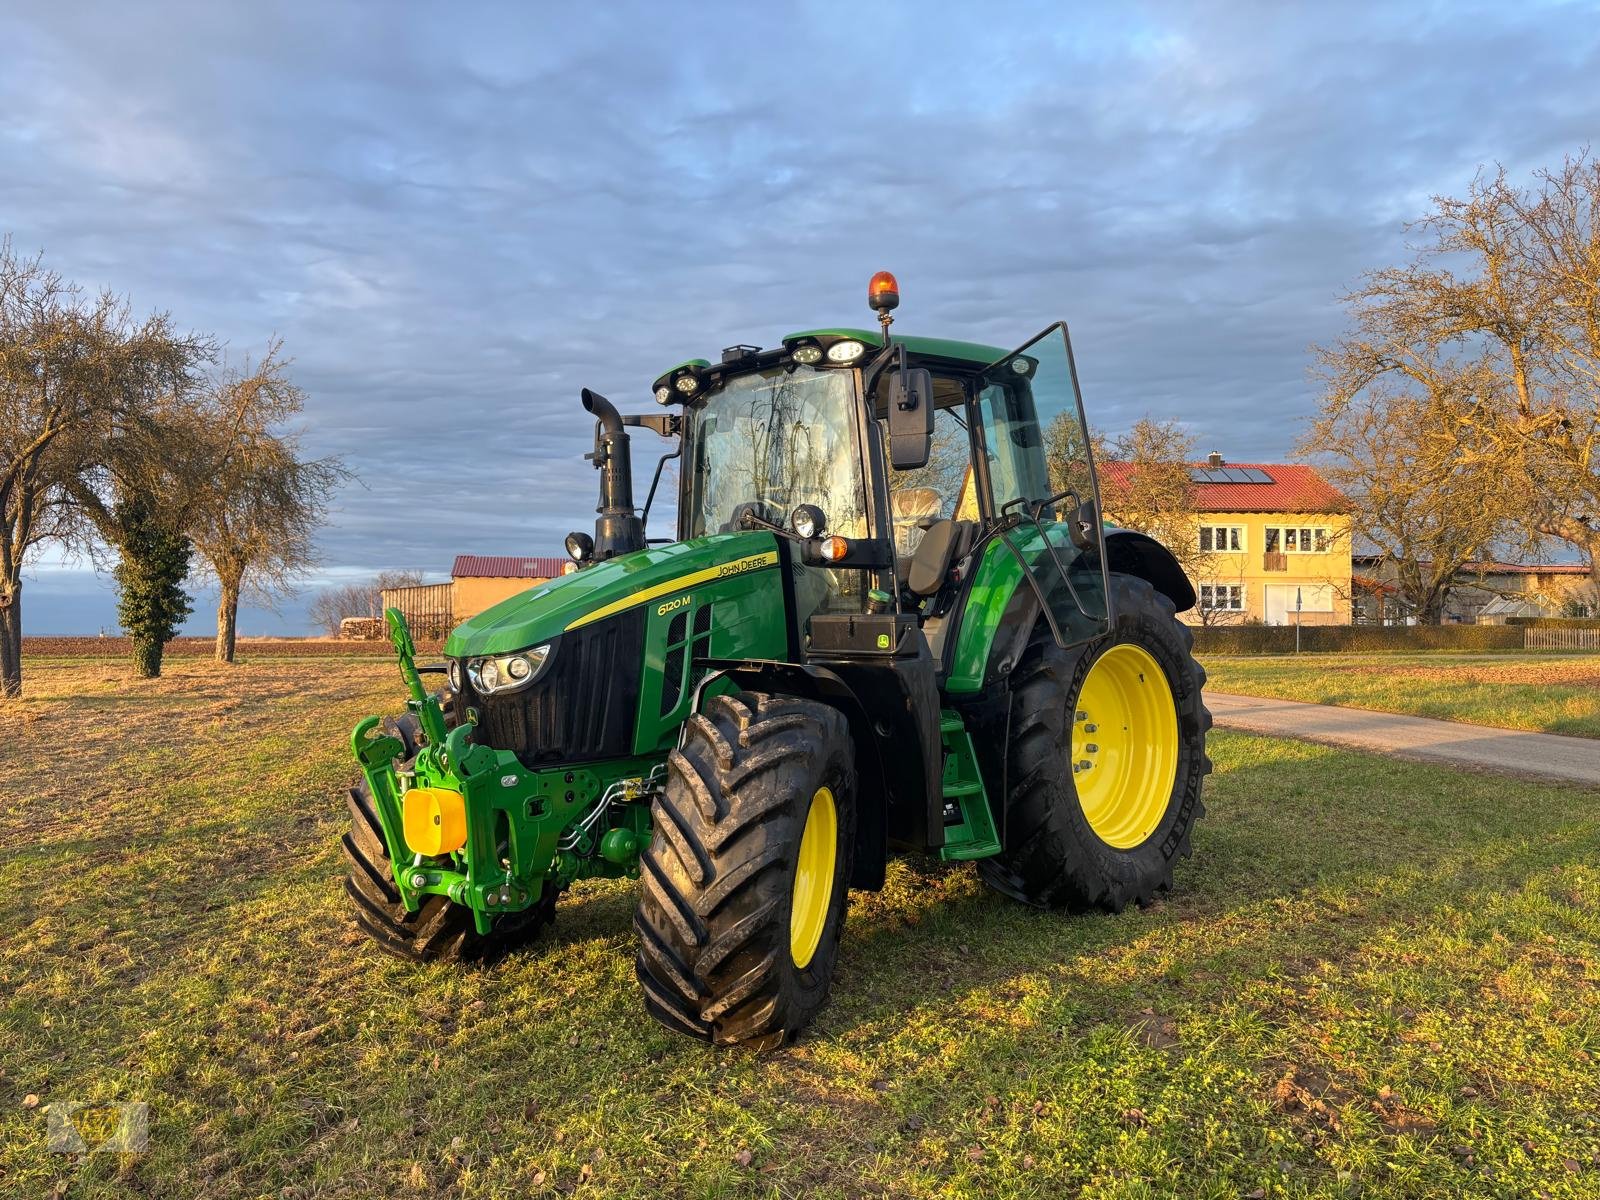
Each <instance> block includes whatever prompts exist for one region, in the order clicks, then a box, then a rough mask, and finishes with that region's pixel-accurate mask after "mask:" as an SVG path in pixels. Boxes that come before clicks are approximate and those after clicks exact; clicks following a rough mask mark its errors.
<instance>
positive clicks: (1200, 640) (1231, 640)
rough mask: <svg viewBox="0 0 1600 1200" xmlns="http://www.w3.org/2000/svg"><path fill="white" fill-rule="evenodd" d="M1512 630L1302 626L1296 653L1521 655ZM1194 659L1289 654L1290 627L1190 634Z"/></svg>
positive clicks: (1519, 635) (1218, 628)
mask: <svg viewBox="0 0 1600 1200" xmlns="http://www.w3.org/2000/svg"><path fill="white" fill-rule="evenodd" d="M1522 647H1523V632H1522V630H1521V629H1520V628H1517V627H1516V626H1512V625H1307V626H1304V627H1303V628H1302V629H1301V630H1300V649H1301V651H1302V652H1304V653H1309V654H1333V653H1351V652H1353V653H1364V652H1368V651H1373V650H1391V651H1406V650H1521V649H1522ZM1194 649H1195V653H1196V654H1293V653H1294V626H1292V625H1215V626H1210V627H1199V628H1196V629H1195V631H1194Z"/></svg>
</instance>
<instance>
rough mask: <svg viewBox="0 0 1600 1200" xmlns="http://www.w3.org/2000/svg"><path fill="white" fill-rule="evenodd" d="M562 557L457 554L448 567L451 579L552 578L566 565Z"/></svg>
mask: <svg viewBox="0 0 1600 1200" xmlns="http://www.w3.org/2000/svg"><path fill="white" fill-rule="evenodd" d="M566 562H567V560H566V559H564V558H513V557H511V556H510V555H505V554H458V555H456V562H455V566H453V567H451V568H450V575H451V578H453V579H460V578H462V577H463V576H470V577H472V578H475V579H554V578H555V577H556V576H557V575H559V574H561V568H562V567H564V566H565V565H566Z"/></svg>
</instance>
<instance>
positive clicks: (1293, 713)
mask: <svg viewBox="0 0 1600 1200" xmlns="http://www.w3.org/2000/svg"><path fill="white" fill-rule="evenodd" d="M1205 698H1206V706H1207V707H1208V708H1210V709H1211V715H1212V717H1213V718H1214V719H1215V721H1216V723H1217V725H1218V726H1220V727H1221V728H1223V729H1239V730H1243V731H1245V732H1248V733H1267V734H1274V735H1277V736H1279V737H1296V738H1304V739H1306V740H1307V741H1312V742H1328V743H1331V744H1333V745H1335V746H1348V747H1351V748H1352V749H1356V750H1371V751H1375V752H1377V753H1379V754H1392V755H1394V756H1395V757H1397V758H1409V759H1415V760H1418V761H1422V762H1435V763H1446V764H1448V765H1450V766H1456V767H1469V768H1472V769H1474V770H1480V771H1499V772H1504V773H1506V774H1511V775H1523V776H1530V775H1531V776H1537V777H1539V778H1543V779H1557V780H1560V781H1562V782H1564V783H1580V784H1585V785H1588V786H1590V787H1600V738H1580V737H1561V736H1559V735H1558V734H1553V733H1524V732H1522V731H1520V730H1512V729H1491V728H1490V727H1489V726H1487V725H1468V724H1465V723H1464V722H1460V721H1436V720H1434V719H1433V718H1431V717H1403V716H1397V715H1395V714H1394V713H1381V712H1370V711H1368V710H1367V709H1364V708H1338V707H1336V706H1334V705H1332V704H1305V703H1303V702H1301V701H1299V700H1272V699H1267V698H1265V697H1261V696H1231V695H1228V694H1227V693H1224V692H1213V691H1211V690H1210V689H1209V688H1208V689H1207V690H1206V694H1205Z"/></svg>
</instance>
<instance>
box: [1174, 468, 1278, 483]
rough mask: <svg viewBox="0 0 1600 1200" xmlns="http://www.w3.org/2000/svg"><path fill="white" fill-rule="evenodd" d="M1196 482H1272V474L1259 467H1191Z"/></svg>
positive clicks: (1192, 476) (1190, 475)
mask: <svg viewBox="0 0 1600 1200" xmlns="http://www.w3.org/2000/svg"><path fill="white" fill-rule="evenodd" d="M1189 478H1190V479H1191V480H1192V481H1193V482H1195V483H1272V482H1274V480H1273V478H1272V476H1271V475H1268V474H1267V473H1266V472H1265V471H1263V470H1261V468H1259V467H1190V468H1189Z"/></svg>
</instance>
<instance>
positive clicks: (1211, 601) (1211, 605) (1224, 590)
mask: <svg viewBox="0 0 1600 1200" xmlns="http://www.w3.org/2000/svg"><path fill="white" fill-rule="evenodd" d="M1200 607H1201V608H1203V609H1206V610H1207V611H1208V612H1243V611H1244V588H1243V586H1241V585H1240V584H1237V583H1202V584H1201V585H1200Z"/></svg>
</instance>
